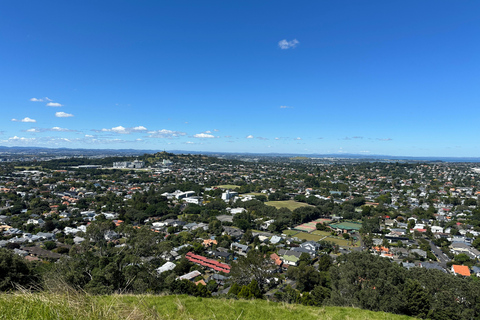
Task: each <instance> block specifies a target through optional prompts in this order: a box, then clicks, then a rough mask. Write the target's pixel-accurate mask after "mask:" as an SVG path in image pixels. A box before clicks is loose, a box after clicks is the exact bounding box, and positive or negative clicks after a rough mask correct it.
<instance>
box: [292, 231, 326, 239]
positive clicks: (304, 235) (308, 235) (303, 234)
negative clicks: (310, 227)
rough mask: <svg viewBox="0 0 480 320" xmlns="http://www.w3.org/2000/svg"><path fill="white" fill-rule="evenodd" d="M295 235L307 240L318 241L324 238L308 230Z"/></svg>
mask: <svg viewBox="0 0 480 320" xmlns="http://www.w3.org/2000/svg"><path fill="white" fill-rule="evenodd" d="M295 237H297V238H298V239H305V240H307V241H318V240H320V239H322V238H323V236H319V235H316V234H312V233H307V232H299V233H297V234H296V235H295Z"/></svg>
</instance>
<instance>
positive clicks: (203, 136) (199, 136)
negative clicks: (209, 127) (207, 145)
mask: <svg viewBox="0 0 480 320" xmlns="http://www.w3.org/2000/svg"><path fill="white" fill-rule="evenodd" d="M207 132H210V131H207ZM193 137H194V138H200V139H211V138H215V136H214V135H212V134H208V133H197V134H195V135H193Z"/></svg>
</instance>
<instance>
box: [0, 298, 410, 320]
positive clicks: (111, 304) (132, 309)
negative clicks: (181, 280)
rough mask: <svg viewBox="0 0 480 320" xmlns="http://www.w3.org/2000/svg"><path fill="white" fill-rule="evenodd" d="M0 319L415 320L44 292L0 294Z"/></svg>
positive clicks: (268, 305)
mask: <svg viewBox="0 0 480 320" xmlns="http://www.w3.org/2000/svg"><path fill="white" fill-rule="evenodd" d="M0 318H1V319H36V320H41V319H76V320H81V319H105V320H107V319H108V320H111V319H185V320H186V319H195V320H202V319H205V320H206V319H222V320H229V319H232V320H248V319H252V320H270V319H275V320H290V319H291V320H297V319H301V320H310V319H312V320H313V319H382V320H388V319H391V320H401V319H405V320H406V319H413V318H410V317H407V316H400V315H394V314H389V313H384V312H372V311H366V310H360V309H354V308H340V307H307V306H302V305H294V304H283V303H274V302H268V301H265V300H225V299H212V298H209V299H207V298H196V297H191V296H153V295H111V296H88V295H85V294H79V293H69V294H64V295H58V294H47V293H36V294H29V293H18V294H17V293H14V294H1V295H0Z"/></svg>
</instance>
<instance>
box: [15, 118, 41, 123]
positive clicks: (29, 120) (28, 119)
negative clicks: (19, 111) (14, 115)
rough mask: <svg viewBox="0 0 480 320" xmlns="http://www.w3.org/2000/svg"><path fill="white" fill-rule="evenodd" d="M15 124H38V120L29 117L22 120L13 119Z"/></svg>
mask: <svg viewBox="0 0 480 320" xmlns="http://www.w3.org/2000/svg"><path fill="white" fill-rule="evenodd" d="M12 121H13V122H37V120H35V119H31V118H29V117H25V118H23V119H22V120H18V119H12Z"/></svg>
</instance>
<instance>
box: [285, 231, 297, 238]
mask: <svg viewBox="0 0 480 320" xmlns="http://www.w3.org/2000/svg"><path fill="white" fill-rule="evenodd" d="M282 233H283V234H286V235H287V236H290V237H291V236H294V235H296V234H297V233H298V231H295V230H283V232H282Z"/></svg>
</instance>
